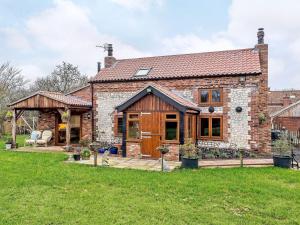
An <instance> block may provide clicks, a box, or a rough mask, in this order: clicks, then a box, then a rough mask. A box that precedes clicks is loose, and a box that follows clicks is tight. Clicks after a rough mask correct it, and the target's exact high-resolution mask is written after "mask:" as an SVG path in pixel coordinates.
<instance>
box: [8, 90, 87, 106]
mask: <svg viewBox="0 0 300 225" xmlns="http://www.w3.org/2000/svg"><path fill="white" fill-rule="evenodd" d="M36 95H42V96H45V97H47V98H50V99H53V100H56V101H59V102H61V103H63V104H66V105H69V106H84V107H92V103H91V102H88V101H85V100H83V99H81V98H79V97H75V96H72V95H64V94H63V93H59V92H49V91H38V92H36V93H34V94H32V95H29V96H27V97H25V98H22V99H20V100H18V101H16V102H13V103H10V104H9V105H8V106H10V107H11V106H13V105H15V104H17V103H19V102H22V101H24V100H26V99H29V98H31V97H33V96H36Z"/></svg>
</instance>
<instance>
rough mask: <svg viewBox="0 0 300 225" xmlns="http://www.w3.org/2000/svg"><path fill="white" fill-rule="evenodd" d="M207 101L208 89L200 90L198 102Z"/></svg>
mask: <svg viewBox="0 0 300 225" xmlns="http://www.w3.org/2000/svg"><path fill="white" fill-rule="evenodd" d="M208 101H209V97H208V91H207V90H202V91H200V102H201V103H208Z"/></svg>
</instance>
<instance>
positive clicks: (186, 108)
mask: <svg viewBox="0 0 300 225" xmlns="http://www.w3.org/2000/svg"><path fill="white" fill-rule="evenodd" d="M149 94H153V95H154V96H157V97H158V98H160V99H162V100H163V101H164V102H166V103H168V104H170V105H171V106H173V107H174V108H176V109H177V110H178V111H179V112H183V113H185V112H190V113H196V114H198V113H200V111H201V110H200V108H199V107H198V106H197V105H196V104H195V103H193V102H191V101H189V100H187V99H185V98H183V97H181V96H179V95H177V94H175V93H173V92H171V91H169V90H168V89H166V88H163V87H161V86H160V85H157V84H153V83H150V84H148V85H147V86H146V87H145V88H143V89H142V90H141V91H139V92H138V93H136V94H135V95H134V96H133V97H131V98H129V99H128V100H127V101H125V102H124V103H122V104H120V105H119V106H117V107H116V109H117V111H118V112H123V111H125V110H126V109H127V108H129V107H130V106H131V105H133V104H134V103H136V102H138V101H139V100H141V99H142V98H143V97H145V96H147V95H149Z"/></svg>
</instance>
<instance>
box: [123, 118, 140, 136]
mask: <svg viewBox="0 0 300 225" xmlns="http://www.w3.org/2000/svg"><path fill="white" fill-rule="evenodd" d="M130 115H138V116H137V118H130ZM132 121H133V122H134V121H137V122H138V123H139V138H132V137H129V122H132ZM126 139H127V140H129V141H140V140H141V121H140V113H128V114H127V120H126Z"/></svg>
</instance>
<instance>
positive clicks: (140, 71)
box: [135, 68, 150, 77]
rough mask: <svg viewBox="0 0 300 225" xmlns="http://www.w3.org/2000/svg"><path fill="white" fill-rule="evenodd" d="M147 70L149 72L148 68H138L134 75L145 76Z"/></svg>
mask: <svg viewBox="0 0 300 225" xmlns="http://www.w3.org/2000/svg"><path fill="white" fill-rule="evenodd" d="M149 72H150V69H146V68H144V69H139V70H138V71H137V72H136V74H135V76H137V77H140V76H147V75H148V73H149Z"/></svg>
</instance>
